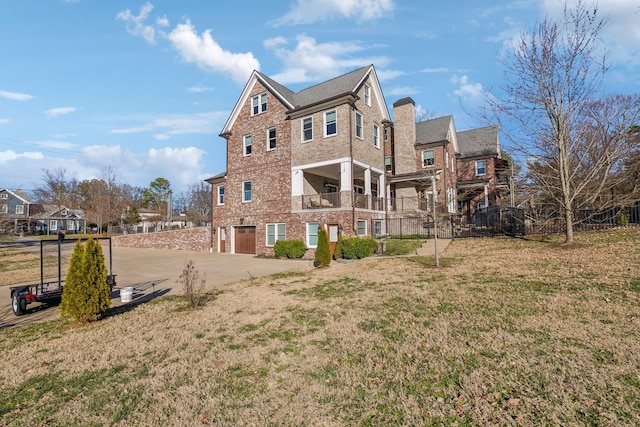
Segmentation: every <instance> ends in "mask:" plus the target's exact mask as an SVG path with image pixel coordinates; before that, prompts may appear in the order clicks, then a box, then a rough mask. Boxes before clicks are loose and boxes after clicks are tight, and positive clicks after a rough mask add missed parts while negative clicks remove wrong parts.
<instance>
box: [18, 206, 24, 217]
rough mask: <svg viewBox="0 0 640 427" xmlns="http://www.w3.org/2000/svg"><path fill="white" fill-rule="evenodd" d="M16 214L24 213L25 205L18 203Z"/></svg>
mask: <svg viewBox="0 0 640 427" xmlns="http://www.w3.org/2000/svg"><path fill="white" fill-rule="evenodd" d="M16 215H24V205H16Z"/></svg>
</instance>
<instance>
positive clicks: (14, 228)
mask: <svg viewBox="0 0 640 427" xmlns="http://www.w3.org/2000/svg"><path fill="white" fill-rule="evenodd" d="M32 206H33V203H31V202H30V201H29V196H28V195H27V194H26V193H25V192H24V191H22V190H15V191H11V190H9V189H7V188H3V189H0V231H2V232H14V233H20V232H25V231H29V230H30V228H31V227H30V217H31V215H32V214H33V212H32V211H33V208H32Z"/></svg>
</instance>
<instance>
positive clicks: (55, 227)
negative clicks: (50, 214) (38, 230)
mask: <svg viewBox="0 0 640 427" xmlns="http://www.w3.org/2000/svg"><path fill="white" fill-rule="evenodd" d="M57 230H58V221H56V220H51V221H49V231H57Z"/></svg>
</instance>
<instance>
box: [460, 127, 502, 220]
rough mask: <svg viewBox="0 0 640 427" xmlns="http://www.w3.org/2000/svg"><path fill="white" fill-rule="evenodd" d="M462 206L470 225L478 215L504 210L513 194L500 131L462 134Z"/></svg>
mask: <svg viewBox="0 0 640 427" xmlns="http://www.w3.org/2000/svg"><path fill="white" fill-rule="evenodd" d="M458 141H459V143H460V157H459V158H458V206H459V212H460V213H461V214H462V217H463V219H466V220H467V221H468V220H469V218H470V217H471V215H473V214H474V213H475V212H483V211H486V210H487V209H488V208H489V207H492V206H500V205H501V198H502V197H505V196H507V195H508V194H509V188H510V187H509V177H510V173H511V171H510V166H509V163H508V162H507V161H506V160H504V159H502V158H501V152H500V139H499V136H498V128H497V127H496V126H488V127H484V128H479V129H472V130H467V131H463V132H458Z"/></svg>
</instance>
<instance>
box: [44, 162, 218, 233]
mask: <svg viewBox="0 0 640 427" xmlns="http://www.w3.org/2000/svg"><path fill="white" fill-rule="evenodd" d="M42 172H43V177H42V182H41V185H39V186H38V187H36V188H35V189H34V190H33V194H32V196H33V197H34V201H35V202H38V203H43V204H52V205H56V206H58V207H60V206H66V207H67V208H71V209H82V210H83V211H84V212H85V214H86V215H87V223H88V224H95V225H97V226H98V227H99V228H101V229H102V228H103V227H106V226H108V225H109V224H120V223H121V221H122V222H124V224H135V223H138V222H139V221H140V216H139V215H138V214H137V208H148V209H154V210H157V211H158V212H160V213H161V214H162V215H163V216H164V217H165V219H166V218H168V217H169V216H170V214H171V212H175V213H185V214H186V215H187V219H188V220H189V221H193V222H201V221H208V220H209V217H210V213H211V188H210V185H209V184H206V183H204V182H199V183H196V184H193V185H191V186H189V187H188V189H187V191H186V192H180V193H176V194H174V191H173V189H172V188H171V183H170V182H169V181H168V180H167V179H165V178H161V177H160V178H156V179H154V180H153V181H151V183H150V184H149V186H148V187H146V188H140V187H135V186H131V185H129V184H126V183H124V182H122V180H121V179H120V178H119V177H118V174H117V172H116V171H115V169H113V168H112V167H105V168H104V169H103V171H102V174H101V176H100V177H99V178H94V179H90V180H83V181H78V180H77V179H75V178H74V177H68V176H67V171H66V170H65V169H63V168H56V169H52V170H50V169H43V171H42Z"/></svg>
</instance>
